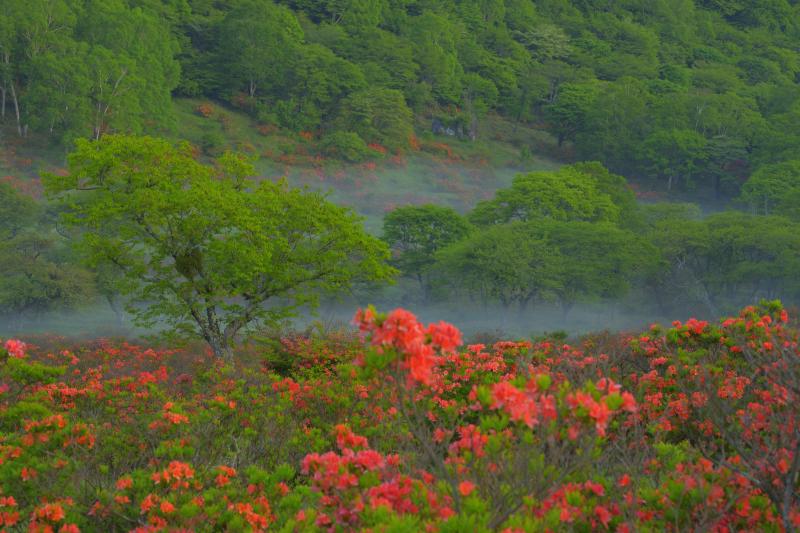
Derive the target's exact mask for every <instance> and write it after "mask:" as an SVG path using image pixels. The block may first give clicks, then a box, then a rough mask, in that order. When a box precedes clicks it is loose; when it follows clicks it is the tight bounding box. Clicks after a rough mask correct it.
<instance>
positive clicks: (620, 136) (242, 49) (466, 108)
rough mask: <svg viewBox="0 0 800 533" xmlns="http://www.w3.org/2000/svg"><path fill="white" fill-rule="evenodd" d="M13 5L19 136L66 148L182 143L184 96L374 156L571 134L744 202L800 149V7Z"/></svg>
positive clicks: (305, 1) (528, 1)
mask: <svg viewBox="0 0 800 533" xmlns="http://www.w3.org/2000/svg"><path fill="white" fill-rule="evenodd" d="M3 4H4V7H3V10H2V12H0V63H2V70H0V76H2V83H0V91H2V92H1V93H0V97H1V98H2V102H1V103H0V114H2V120H3V122H4V123H5V124H7V125H8V124H10V125H13V129H11V130H7V131H6V135H10V134H13V133H12V132H13V130H16V134H17V135H20V136H23V137H24V136H26V135H33V134H36V135H43V136H47V137H50V138H51V139H52V140H53V142H59V143H64V144H65V146H67V147H70V146H71V140H72V139H74V138H75V137H95V138H96V137H98V136H100V135H102V134H104V133H107V132H125V133H140V132H149V133H164V132H170V131H174V130H175V128H176V123H175V122H176V121H175V114H174V112H173V111H174V110H173V104H172V102H171V97H175V96H192V97H203V98H209V99H212V100H216V101H219V102H223V103H226V104H229V105H231V106H234V107H235V108H239V109H241V110H243V111H245V112H247V113H248V114H250V115H251V116H252V117H254V118H255V119H257V120H258V121H259V122H260V123H262V124H263V125H265V126H270V127H271V126H276V127H280V128H285V129H288V130H292V131H295V132H298V133H299V132H305V133H306V134H307V135H310V136H313V137H314V138H316V139H318V140H321V143H320V146H321V147H324V148H327V149H328V151H329V153H333V154H339V156H340V157H347V156H349V157H356V158H359V157H363V156H364V154H366V153H368V152H367V144H373V145H381V146H384V147H387V148H389V149H391V150H396V149H403V148H407V147H409V143H411V144H413V143H414V142H415V140H414V131H415V128H416V131H417V132H418V133H419V132H420V131H427V130H428V129H430V128H433V129H434V130H436V131H437V132H439V133H442V134H443V135H448V134H451V135H453V136H459V137H462V138H466V139H477V140H478V141H480V140H481V138H482V137H481V136H482V133H483V130H482V124H483V122H484V119H485V117H486V115H487V114H488V113H497V114H500V115H502V116H504V117H506V118H507V119H509V120H512V121H513V122H516V123H519V124H525V125H529V126H530V125H533V126H536V127H538V128H542V129H545V130H547V131H548V132H550V133H552V135H553V136H554V137H555V138H556V139H557V142H558V143H559V144H560V145H564V146H566V150H565V152H564V153H565V154H566V155H567V156H568V157H569V156H572V157H573V158H575V159H580V160H599V161H601V162H603V163H604V164H605V165H606V166H607V167H609V168H610V169H611V170H613V171H616V172H618V173H622V174H623V175H625V176H627V177H642V176H650V177H654V178H657V179H659V180H663V181H664V182H665V183H666V184H667V187H668V188H673V187H682V188H689V189H691V188H692V187H698V186H699V187H710V188H712V189H713V190H714V191H716V193H717V194H726V195H735V194H736V193H737V192H738V190H739V187H740V185H741V183H742V182H743V181H744V180H745V179H746V178H747V176H748V175H749V174H750V173H751V172H753V171H757V170H758V169H759V168H761V167H762V166H763V165H765V164H767V163H770V164H775V163H781V162H783V161H787V160H791V159H792V158H793V157H794V155H793V154H795V153H797V150H798V148H799V147H800V135H799V134H798V133H797V130H796V128H794V125H795V124H797V123H798V121H799V120H800V90H798V85H797V76H798V72H800V51H799V50H798V46H797V43H798V39H800V27H799V26H798V18H799V17H800V5H797V4H796V3H795V2H791V1H789V0H764V1H759V2H741V1H736V0H702V1H701V0H697V1H691V0H625V1H609V0H572V1H568V0H540V1H533V0H318V1H317V0H314V1H312V0H286V1H282V2H272V1H270V0H219V1H212V0H170V1H155V0H127V1H126V0H6V1H5V2H4V3H3ZM787 168H788V167H787ZM793 176H796V173H794V174H793ZM757 200H759V201H760V199H757ZM755 203H758V202H755ZM759 205H761V206H763V209H764V210H765V211H771V209H772V206H771V205H770V203H769V202H766V203H764V202H761V203H760V204H759Z"/></svg>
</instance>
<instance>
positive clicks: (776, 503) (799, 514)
mask: <svg viewBox="0 0 800 533" xmlns="http://www.w3.org/2000/svg"><path fill="white" fill-rule="evenodd" d="M355 325H356V327H357V329H358V333H359V334H360V337H358V336H356V335H355V334H347V333H336V332H334V333H328V334H322V333H315V334H313V335H305V334H299V333H294V334H284V335H280V336H277V337H276V338H275V339H273V340H272V342H271V343H268V344H266V345H263V344H261V345H253V346H250V347H248V352H247V353H245V354H242V357H241V358H240V359H239V360H238V361H237V363H236V364H235V365H228V366H225V365H224V364H223V363H221V362H218V361H215V360H213V359H212V358H210V357H209V356H208V355H207V354H205V353H203V352H202V351H199V352H196V353H195V351H194V350H192V349H186V350H182V351H178V350H155V349H146V348H143V347H140V346H136V345H132V344H128V343H124V342H120V343H112V342H109V341H104V340H101V341H97V342H94V343H85V344H83V345H80V346H66V345H64V346H58V342H59V341H57V340H52V339H50V340H48V341H47V342H46V343H43V344H49V345H52V347H51V348H50V349H45V348H40V347H37V346H36V345H35V344H37V343H38V342H39V341H38V340H28V342H22V341H20V340H15V339H11V340H6V341H4V342H2V343H0V345H2V346H3V348H2V350H0V530H6V531H16V530H23V529H28V530H31V531H65V532H75V531H81V530H83V531H140V532H145V531H147V532H150V531H218V530H224V531H286V532H295V531H297V532H303V531H351V530H371V531H444V532H446V531H465V530H469V531H472V530H475V531H504V532H509V533H513V532H520V531H558V530H578V531H583V530H598V531H604V530H609V531H611V530H614V531H622V532H625V531H640V530H648V531H681V530H687V529H693V530H703V531H791V530H794V529H797V528H798V527H800V501H798V471H800V459H799V458H798V457H800V448H798V447H799V446H800V439H799V438H798V431H799V429H798V428H799V427H800V426H798V421H799V420H800V416H799V415H800V407H798V406H799V405H800V403H799V402H798V393H799V392H800V374H799V373H800V370H799V369H798V365H797V357H798V329H797V326H796V323H795V322H793V321H792V320H791V318H790V317H789V316H788V314H787V313H786V312H785V311H784V310H783V309H782V308H781V307H780V305H779V304H777V303H770V304H765V305H763V306H760V307H750V308H747V309H745V310H743V311H742V313H741V314H740V315H738V316H736V317H731V318H728V319H725V320H722V321H720V322H718V323H711V322H705V321H699V320H694V319H691V320H688V321H686V322H676V323H674V324H673V325H672V327H670V328H661V327H660V326H656V325H654V326H652V327H651V328H650V329H649V330H648V331H646V332H643V333H641V334H639V335H617V336H608V335H607V336H602V335H596V336H588V337H585V338H583V339H581V340H578V341H575V342H573V343H564V342H563V340H560V341H558V342H556V341H551V340H542V341H537V342H530V341H524V340H523V341H517V342H510V341H501V342H496V343H494V344H493V345H491V346H486V345H483V344H473V345H469V346H466V347H464V346H462V338H461V333H460V332H459V331H458V330H457V329H456V328H455V327H453V326H452V325H450V324H446V323H443V322H439V323H433V324H422V323H420V322H419V321H418V320H417V318H416V317H415V316H414V315H413V314H412V313H410V312H408V311H405V310H402V309H398V310H395V311H392V312H391V313H388V314H381V313H378V312H377V311H375V310H374V309H372V308H368V309H364V310H361V311H359V312H358V313H357V314H356V317H355Z"/></svg>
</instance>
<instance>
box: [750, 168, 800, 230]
mask: <svg viewBox="0 0 800 533" xmlns="http://www.w3.org/2000/svg"><path fill="white" fill-rule="evenodd" d="M799 192H800V161H798V160H791V161H783V162H780V163H773V164H769V165H764V166H762V167H760V168H759V169H758V170H757V171H756V172H754V173H753V175H752V176H750V178H749V179H748V180H747V183H745V184H744V186H743V187H742V194H741V197H740V199H741V200H742V201H743V202H745V203H747V205H748V206H749V207H750V209H752V210H753V211H754V212H756V213H761V214H764V215H770V214H786V215H790V216H792V218H794V219H795V220H797V215H798V207H797V203H796V202H795V200H797V198H798V194H799Z"/></svg>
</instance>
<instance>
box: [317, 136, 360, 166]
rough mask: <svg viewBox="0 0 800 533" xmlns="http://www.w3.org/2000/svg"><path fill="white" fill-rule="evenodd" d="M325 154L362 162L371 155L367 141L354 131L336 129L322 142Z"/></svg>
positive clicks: (353, 161) (352, 161)
mask: <svg viewBox="0 0 800 533" xmlns="http://www.w3.org/2000/svg"><path fill="white" fill-rule="evenodd" d="M320 146H321V147H322V150H323V151H324V153H325V155H327V156H329V157H335V158H339V159H344V160H345V161H349V162H351V163H360V162H362V161H364V160H366V159H367V158H368V157H369V155H370V149H369V147H368V146H367V143H365V142H364V140H363V139H362V138H361V137H359V136H358V134H357V133H353V132H352V131H336V132H334V133H330V134H328V135H326V136H325V137H324V138H323V139H322V142H321V143H320Z"/></svg>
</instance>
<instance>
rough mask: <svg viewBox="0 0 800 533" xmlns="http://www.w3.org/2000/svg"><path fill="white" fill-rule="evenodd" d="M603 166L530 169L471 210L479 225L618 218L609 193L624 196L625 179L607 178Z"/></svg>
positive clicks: (580, 165) (617, 219)
mask: <svg viewBox="0 0 800 533" xmlns="http://www.w3.org/2000/svg"><path fill="white" fill-rule="evenodd" d="M601 169H602V167H599V166H592V165H588V166H587V165H585V164H579V165H572V166H565V167H562V168H560V169H558V170H556V171H541V172H531V173H530V174H520V175H518V176H517V177H516V178H514V182H513V183H512V185H511V188H509V189H500V190H498V191H497V192H496V193H495V197H494V198H493V199H492V200H486V201H483V202H480V203H479V204H478V205H477V206H476V207H475V210H474V211H473V212H472V213H471V214H470V220H471V221H472V222H473V223H475V224H478V225H487V224H503V223H506V222H511V221H514V220H520V221H533V220H539V219H549V220H560V221H568V220H583V221H592V222H599V221H608V222H613V223H616V222H618V221H619V220H620V207H619V206H618V205H616V204H615V202H614V199H615V198H612V196H611V194H612V193H613V194H614V195H615V196H616V197H619V198H625V199H626V200H628V198H626V196H629V195H630V193H629V192H621V191H624V187H625V184H624V180H616V179H610V174H608V172H606V171H604V170H601Z"/></svg>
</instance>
